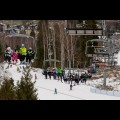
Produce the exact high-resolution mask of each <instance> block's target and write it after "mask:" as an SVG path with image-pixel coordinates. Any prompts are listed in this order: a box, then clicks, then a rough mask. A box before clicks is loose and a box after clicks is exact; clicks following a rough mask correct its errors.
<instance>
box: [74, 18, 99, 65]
mask: <svg viewBox="0 0 120 120" xmlns="http://www.w3.org/2000/svg"><path fill="white" fill-rule="evenodd" d="M84 21H85V22H84V23H85V24H83V21H82V20H80V21H79V22H80V24H81V25H82V26H83V28H88V29H91V28H93V29H94V28H97V25H96V20H84ZM92 39H98V37H97V36H80V38H78V39H77V42H76V47H77V52H76V56H79V57H77V59H76V61H81V63H83V64H84V65H85V64H86V65H87V66H88V65H89V61H90V58H88V57H86V55H85V49H86V42H87V41H88V40H92ZM94 45H97V43H94ZM89 51H91V53H92V52H93V48H90V49H89ZM85 62H86V63H85Z"/></svg>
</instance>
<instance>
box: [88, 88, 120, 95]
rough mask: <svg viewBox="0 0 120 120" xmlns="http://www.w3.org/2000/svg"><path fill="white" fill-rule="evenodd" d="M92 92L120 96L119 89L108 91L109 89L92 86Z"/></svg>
mask: <svg viewBox="0 0 120 120" xmlns="http://www.w3.org/2000/svg"><path fill="white" fill-rule="evenodd" d="M90 92H92V93H97V94H104V95H109V96H116V97H120V92H118V91H107V90H101V89H98V88H93V87H92V88H90Z"/></svg>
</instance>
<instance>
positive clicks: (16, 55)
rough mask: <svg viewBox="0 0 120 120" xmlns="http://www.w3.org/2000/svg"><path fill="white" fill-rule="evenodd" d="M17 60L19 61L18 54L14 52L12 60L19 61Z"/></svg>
mask: <svg viewBox="0 0 120 120" xmlns="http://www.w3.org/2000/svg"><path fill="white" fill-rule="evenodd" d="M17 59H18V53H17V52H12V60H17Z"/></svg>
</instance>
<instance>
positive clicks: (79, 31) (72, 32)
mask: <svg viewBox="0 0 120 120" xmlns="http://www.w3.org/2000/svg"><path fill="white" fill-rule="evenodd" d="M66 30H67V33H68V34H69V35H98V36H102V35H103V29H77V28H76V29H66Z"/></svg>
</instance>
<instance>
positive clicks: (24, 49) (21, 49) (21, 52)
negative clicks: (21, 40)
mask: <svg viewBox="0 0 120 120" xmlns="http://www.w3.org/2000/svg"><path fill="white" fill-rule="evenodd" d="M26 52H27V49H26V48H25V47H21V48H20V54H21V55H26Z"/></svg>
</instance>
